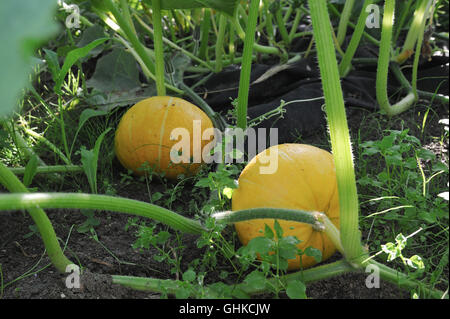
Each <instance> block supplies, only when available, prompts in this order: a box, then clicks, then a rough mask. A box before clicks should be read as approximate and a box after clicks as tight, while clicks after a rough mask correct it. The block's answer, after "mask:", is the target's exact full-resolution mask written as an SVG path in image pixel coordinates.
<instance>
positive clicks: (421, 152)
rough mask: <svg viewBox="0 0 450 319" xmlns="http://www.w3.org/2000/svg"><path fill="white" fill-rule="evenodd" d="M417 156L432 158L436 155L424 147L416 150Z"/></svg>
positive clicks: (425, 158) (426, 158)
mask: <svg viewBox="0 0 450 319" xmlns="http://www.w3.org/2000/svg"><path fill="white" fill-rule="evenodd" d="M417 156H418V157H419V158H421V159H423V160H434V159H435V158H436V155H435V154H434V153H433V152H432V151H430V150H427V149H425V148H421V149H419V150H417Z"/></svg>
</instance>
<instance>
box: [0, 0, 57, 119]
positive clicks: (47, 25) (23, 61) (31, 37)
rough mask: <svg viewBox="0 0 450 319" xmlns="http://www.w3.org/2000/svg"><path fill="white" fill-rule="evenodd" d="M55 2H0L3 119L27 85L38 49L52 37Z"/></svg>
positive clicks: (55, 27) (0, 64) (1, 111)
mask: <svg viewBox="0 0 450 319" xmlns="http://www.w3.org/2000/svg"><path fill="white" fill-rule="evenodd" d="M56 5H57V2H56V1H55V0H39V1H36V0H2V1H0V43H1V46H2V48H1V50H0V70H1V72H2V75H1V77H0V96H1V97H2V103H1V104H0V116H4V115H8V114H10V113H11V111H12V110H13V109H14V105H15V104H16V102H17V99H18V97H19V95H20V91H21V90H22V89H23V88H24V87H26V85H27V83H28V75H29V74H30V72H31V70H32V64H33V60H32V55H33V53H34V51H35V49H36V48H37V47H38V46H39V45H40V44H41V43H42V41H45V40H47V39H49V38H50V37H51V36H53V35H54V34H55V33H56V32H57V31H58V27H57V24H56V22H55V21H54V19H53V14H54V12H55V10H56Z"/></svg>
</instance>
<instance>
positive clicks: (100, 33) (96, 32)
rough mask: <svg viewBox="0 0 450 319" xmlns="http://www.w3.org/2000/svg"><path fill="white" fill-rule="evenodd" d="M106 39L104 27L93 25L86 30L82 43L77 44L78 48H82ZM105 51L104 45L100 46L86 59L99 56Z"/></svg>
mask: <svg viewBox="0 0 450 319" xmlns="http://www.w3.org/2000/svg"><path fill="white" fill-rule="evenodd" d="M104 37H105V31H104V30H103V27H102V26H100V25H93V26H92V27H89V28H86V30H84V31H83V34H82V35H81V38H80V41H78V42H77V47H79V48H81V47H84V46H86V45H88V44H89V43H91V42H93V41H95V40H97V39H100V38H104ZM103 49H104V45H99V46H97V47H95V48H93V49H92V50H91V51H90V52H89V53H88V54H87V56H86V57H96V56H98V55H99V54H100V53H101V52H102V51H103Z"/></svg>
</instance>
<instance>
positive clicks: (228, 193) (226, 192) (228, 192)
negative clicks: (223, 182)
mask: <svg viewBox="0 0 450 319" xmlns="http://www.w3.org/2000/svg"><path fill="white" fill-rule="evenodd" d="M222 194H224V195H225V196H226V197H227V198H228V199H231V197H232V196H233V189H232V188H230V187H225V188H224V189H223V191H222Z"/></svg>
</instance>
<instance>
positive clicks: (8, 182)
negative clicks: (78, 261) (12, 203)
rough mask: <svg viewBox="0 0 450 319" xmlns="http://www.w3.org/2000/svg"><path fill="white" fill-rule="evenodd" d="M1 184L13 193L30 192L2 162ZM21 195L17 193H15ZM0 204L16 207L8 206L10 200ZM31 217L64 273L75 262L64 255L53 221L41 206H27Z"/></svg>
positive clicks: (51, 255)
mask: <svg viewBox="0 0 450 319" xmlns="http://www.w3.org/2000/svg"><path fill="white" fill-rule="evenodd" d="M0 184H2V185H3V186H4V187H5V188H6V189H7V190H9V191H10V192H13V193H28V189H27V188H26V187H25V185H23V184H22V182H21V181H20V180H19V179H18V178H17V177H16V176H15V175H14V174H13V173H12V172H11V171H10V170H9V169H8V168H7V167H6V166H4V165H3V164H2V163H1V162H0ZM13 195H16V196H20V195H17V194H13ZM0 204H3V205H4V206H5V208H4V209H14V208H13V207H8V202H5V201H3V200H0ZM26 209H27V211H28V213H29V214H30V216H31V218H32V219H33V221H34V223H35V224H36V227H37V228H38V230H39V233H40V234H41V237H42V241H43V242H44V246H45V249H46V251H47V254H48V257H49V258H50V261H51V262H52V264H53V266H55V268H56V269H57V270H58V271H59V272H61V273H64V272H65V271H66V268H67V266H68V265H70V264H73V262H71V261H70V260H69V259H67V257H66V256H65V255H64V253H63V251H62V249H61V246H60V245H59V243H58V238H57V237H56V233H55V230H54V228H53V226H52V223H51V221H50V220H49V219H48V217H47V214H46V213H45V211H44V210H42V209H41V208H40V207H39V206H37V205H33V206H30V207H28V208H26Z"/></svg>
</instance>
